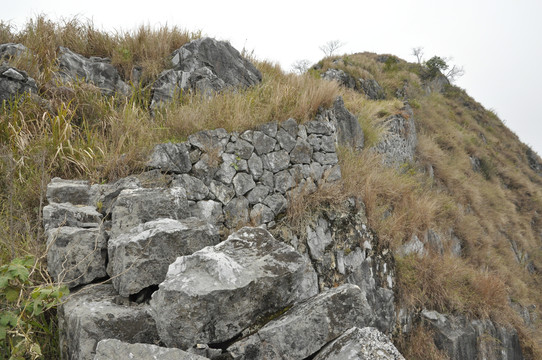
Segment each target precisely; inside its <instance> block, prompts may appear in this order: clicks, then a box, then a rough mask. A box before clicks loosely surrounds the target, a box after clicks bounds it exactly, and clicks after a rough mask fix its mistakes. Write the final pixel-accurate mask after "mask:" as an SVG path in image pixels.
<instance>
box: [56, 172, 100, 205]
mask: <svg viewBox="0 0 542 360" xmlns="http://www.w3.org/2000/svg"><path fill="white" fill-rule="evenodd" d="M90 199H91V192H90V184H89V183H88V181H85V180H64V179H61V178H58V177H55V178H53V179H51V182H50V183H49V184H47V201H49V203H71V204H73V205H90Z"/></svg>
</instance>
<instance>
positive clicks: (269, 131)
mask: <svg viewBox="0 0 542 360" xmlns="http://www.w3.org/2000/svg"><path fill="white" fill-rule="evenodd" d="M277 129H278V127H277V123H276V121H273V122H270V123H267V124H263V125H260V126H258V130H260V131H261V132H263V133H264V134H265V135H267V136H269V137H272V138H274V137H276V136H277Z"/></svg>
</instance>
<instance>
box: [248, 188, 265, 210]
mask: <svg viewBox="0 0 542 360" xmlns="http://www.w3.org/2000/svg"><path fill="white" fill-rule="evenodd" d="M269 191H270V189H269V188H268V187H267V186H265V185H261V184H260V185H256V187H254V189H252V190H251V191H250V192H249V193H248V195H247V199H248V202H249V203H250V204H251V205H254V204H256V203H261V202H263V201H264V199H265V198H266V197H267V194H269Z"/></svg>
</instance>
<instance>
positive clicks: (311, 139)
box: [307, 134, 335, 151]
mask: <svg viewBox="0 0 542 360" xmlns="http://www.w3.org/2000/svg"><path fill="white" fill-rule="evenodd" d="M307 142H308V143H309V144H310V145H311V146H312V149H313V151H320V148H321V146H322V136H321V135H317V134H310V135H309V136H308V137H307ZM333 147H335V144H333Z"/></svg>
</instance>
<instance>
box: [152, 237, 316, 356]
mask: <svg viewBox="0 0 542 360" xmlns="http://www.w3.org/2000/svg"><path fill="white" fill-rule="evenodd" d="M317 291H318V290H317V284H316V274H315V273H314V270H313V269H312V267H311V265H310V263H309V262H307V261H306V260H305V259H304V258H303V257H302V256H301V255H300V254H298V253H297V252H295V251H294V249H293V248H292V247H290V246H288V245H285V244H283V243H281V242H278V241H276V240H275V239H274V238H273V237H272V236H271V234H269V232H267V231H266V230H264V229H261V228H243V229H241V230H239V231H238V232H236V233H234V234H232V235H230V236H229V237H228V239H227V240H226V241H223V242H222V243H220V244H218V245H216V246H214V247H207V248H204V249H202V250H200V251H198V252H196V253H194V254H192V255H190V256H183V257H180V258H178V259H177V260H176V261H175V262H174V263H173V264H171V266H170V267H169V270H168V274H167V277H166V280H165V281H164V282H163V283H162V284H160V288H159V290H158V291H156V292H155V293H154V294H153V295H152V299H151V302H150V303H151V307H152V310H153V311H152V315H153V317H154V319H155V320H156V322H157V327H158V332H159V334H160V338H161V340H162V341H163V342H164V343H165V344H167V345H168V346H176V347H179V348H181V349H187V348H189V347H192V346H193V345H195V344H197V343H204V344H213V343H222V342H225V341H228V340H230V339H232V338H234V337H235V336H236V335H238V334H240V333H241V332H242V331H243V330H244V329H245V328H247V327H249V326H251V325H253V324H255V323H257V322H258V321H261V319H263V318H265V317H268V316H270V315H272V314H275V313H277V312H279V311H281V310H283V309H284V308H286V307H288V306H290V305H292V304H293V303H295V302H298V301H301V300H303V299H307V298H309V297H311V296H314V295H316V293H317Z"/></svg>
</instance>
